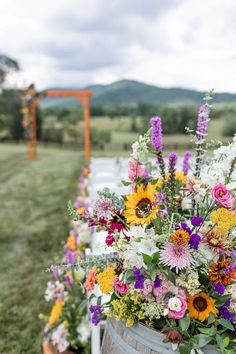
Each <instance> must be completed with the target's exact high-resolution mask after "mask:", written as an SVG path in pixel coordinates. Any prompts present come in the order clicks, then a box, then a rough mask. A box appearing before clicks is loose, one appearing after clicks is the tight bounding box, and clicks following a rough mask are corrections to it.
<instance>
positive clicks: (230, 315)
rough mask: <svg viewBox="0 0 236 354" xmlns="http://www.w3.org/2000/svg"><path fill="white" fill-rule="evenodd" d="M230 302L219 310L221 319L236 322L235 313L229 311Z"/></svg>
mask: <svg viewBox="0 0 236 354" xmlns="http://www.w3.org/2000/svg"><path fill="white" fill-rule="evenodd" d="M229 305H230V300H227V301H226V302H225V304H224V305H222V306H220V307H219V308H218V310H219V314H220V316H221V317H223V318H225V319H226V320H227V321H229V322H234V313H232V312H230V311H229Z"/></svg>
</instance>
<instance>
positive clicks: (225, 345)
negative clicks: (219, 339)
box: [223, 336, 229, 348]
mask: <svg viewBox="0 0 236 354" xmlns="http://www.w3.org/2000/svg"><path fill="white" fill-rule="evenodd" d="M223 342H224V347H225V348H226V347H228V345H229V337H228V336H227V337H224V339H223Z"/></svg>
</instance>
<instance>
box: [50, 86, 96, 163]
mask: <svg viewBox="0 0 236 354" xmlns="http://www.w3.org/2000/svg"><path fill="white" fill-rule="evenodd" d="M92 94H93V92H92V91H91V90H48V91H47V92H46V96H47V97H74V98H75V99H77V100H78V101H79V102H80V103H81V105H82V106H83V109H84V152H85V159H86V160H87V161H89V160H90V157H91V142H90V97H91V96H92Z"/></svg>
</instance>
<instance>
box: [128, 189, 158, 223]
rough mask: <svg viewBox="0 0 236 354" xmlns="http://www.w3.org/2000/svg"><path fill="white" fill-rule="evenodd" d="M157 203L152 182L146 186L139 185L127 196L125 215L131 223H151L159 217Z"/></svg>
mask: <svg viewBox="0 0 236 354" xmlns="http://www.w3.org/2000/svg"><path fill="white" fill-rule="evenodd" d="M154 204H155V189H154V187H153V185H152V184H151V183H148V184H147V186H146V188H145V187H144V185H142V184H141V185H138V186H137V191H136V192H135V193H133V194H130V195H128V196H127V200H126V202H125V211H124V215H125V218H126V221H127V223H128V224H130V225H137V224H142V225H143V224H150V222H151V221H152V220H153V219H155V218H156V217H157V207H155V206H154Z"/></svg>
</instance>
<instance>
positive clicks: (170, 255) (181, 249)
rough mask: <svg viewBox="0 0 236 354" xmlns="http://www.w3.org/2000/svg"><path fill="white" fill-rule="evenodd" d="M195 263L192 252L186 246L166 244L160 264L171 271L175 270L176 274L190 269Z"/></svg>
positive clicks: (161, 254)
mask: <svg viewBox="0 0 236 354" xmlns="http://www.w3.org/2000/svg"><path fill="white" fill-rule="evenodd" d="M193 262H194V260H193V258H192V256H191V253H190V250H189V248H188V247H186V246H177V245H174V244H172V243H170V242H166V243H165V244H164V248H163V249H162V250H161V253H160V263H162V264H164V265H165V266H168V267H170V269H172V268H175V270H176V273H178V271H179V270H182V269H185V268H187V267H189V266H190V265H191V264H193Z"/></svg>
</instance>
